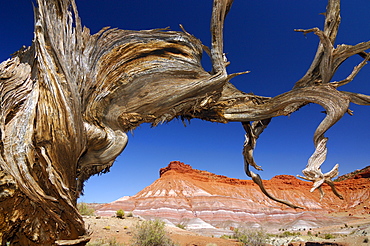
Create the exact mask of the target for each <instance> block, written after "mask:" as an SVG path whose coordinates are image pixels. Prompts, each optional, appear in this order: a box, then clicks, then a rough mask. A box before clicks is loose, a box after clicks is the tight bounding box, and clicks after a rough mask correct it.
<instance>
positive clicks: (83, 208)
mask: <svg viewBox="0 0 370 246" xmlns="http://www.w3.org/2000/svg"><path fill="white" fill-rule="evenodd" d="M77 209H78V212H79V213H80V214H81V215H85V216H93V215H95V209H93V208H92V207H90V206H89V205H88V204H87V203H84V202H80V203H78V204H77Z"/></svg>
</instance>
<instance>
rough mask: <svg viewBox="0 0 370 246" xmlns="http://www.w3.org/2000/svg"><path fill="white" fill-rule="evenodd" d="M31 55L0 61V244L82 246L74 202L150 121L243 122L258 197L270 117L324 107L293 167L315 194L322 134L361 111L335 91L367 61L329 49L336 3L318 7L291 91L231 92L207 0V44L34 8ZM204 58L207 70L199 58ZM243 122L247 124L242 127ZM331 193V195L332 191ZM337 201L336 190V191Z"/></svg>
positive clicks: (222, 13)
mask: <svg viewBox="0 0 370 246" xmlns="http://www.w3.org/2000/svg"><path fill="white" fill-rule="evenodd" d="M37 3H38V6H37V8H36V9H35V15H36V22H35V23H36V24H35V37H34V41H33V43H32V46H31V47H28V48H24V49H22V50H20V51H18V52H16V53H15V54H14V56H13V58H12V59H9V60H7V61H4V62H3V63H1V64H0V102H1V112H0V114H1V115H0V120H1V121H0V134H1V142H0V143H1V148H0V150H1V155H0V244H1V245H6V243H7V242H11V243H12V245H84V244H85V243H86V242H87V241H88V236H87V232H86V230H85V227H84V224H83V221H82V218H81V216H80V215H79V214H78V211H77V210H76V200H77V198H78V196H79V194H80V192H81V191H82V188H83V183H84V181H85V180H87V179H88V178H89V177H90V176H92V175H94V174H97V173H101V172H107V171H109V167H110V166H111V165H112V164H113V161H114V160H115V158H116V157H117V156H118V155H119V154H120V153H121V152H122V151H123V149H124V148H125V146H126V143H127V135H126V134H125V132H127V131H129V130H132V129H134V128H135V127H137V126H138V125H140V124H141V123H144V122H149V123H152V124H153V125H157V124H159V123H162V122H165V121H170V120H172V119H174V118H176V117H181V118H182V119H191V118H201V119H204V120H208V121H215V122H222V123H227V122H229V121H240V122H243V126H244V128H245V130H246V136H247V138H246V139H247V140H246V143H245V146H244V156H245V167H246V173H247V175H249V176H251V177H252V178H253V180H254V181H255V182H256V183H257V184H258V185H259V186H260V187H261V189H262V191H263V192H264V193H265V194H266V195H268V196H270V197H271V198H272V199H275V200H277V201H279V202H283V203H285V204H287V205H289V206H292V207H297V206H294V205H293V204H290V203H289V202H287V201H281V200H279V199H276V198H274V197H272V196H271V195H270V194H269V193H268V191H266V190H265V189H264V187H263V184H262V182H261V179H260V177H259V176H258V175H257V174H254V173H253V172H252V171H250V170H249V165H252V166H254V167H255V168H257V169H259V168H260V167H259V166H257V165H256V163H255V162H254V160H253V149H254V147H255V143H256V140H257V138H258V136H259V135H260V134H261V133H262V131H263V130H264V129H265V128H266V127H267V125H268V124H269V123H270V119H271V118H272V117H275V116H279V115H289V114H291V113H293V112H294V111H296V110H297V109H299V108H300V107H302V106H304V105H306V104H308V103H317V104H320V105H322V106H323V107H324V108H325V109H326V113H327V116H326V118H325V119H324V120H323V122H322V123H321V124H320V126H319V127H318V129H317V131H316V133H315V136H314V144H315V147H316V152H315V153H314V154H313V155H312V157H311V158H310V160H309V163H308V165H307V168H306V169H305V170H304V174H305V178H306V179H309V180H312V181H313V182H314V188H313V189H315V188H320V186H321V184H322V183H324V182H326V183H329V184H330V185H332V183H331V178H332V177H333V176H334V175H335V174H336V170H337V167H335V168H334V169H333V170H332V171H331V172H329V173H327V174H322V172H321V170H320V165H321V164H322V162H323V161H324V160H325V154H326V141H327V138H325V137H324V133H325V132H326V130H327V129H328V128H329V127H331V126H332V125H333V124H335V122H337V121H338V120H339V119H340V118H341V117H342V116H343V114H345V113H346V112H349V111H348V105H349V102H350V101H352V102H354V103H357V104H362V105H369V104H370V97H369V96H367V95H362V94H356V93H350V92H341V91H338V90H337V87H339V86H341V85H343V84H346V83H349V82H350V81H352V79H353V78H354V77H355V75H356V74H357V72H358V71H359V70H360V69H361V68H362V67H363V66H364V65H365V64H366V62H367V60H368V59H369V57H370V56H369V54H368V53H366V52H365V51H366V50H367V49H369V48H370V42H364V43H360V44H358V45H355V46H350V45H341V46H338V47H336V48H335V47H333V43H334V40H335V37H336V34H337V30H338V26H339V21H340V17H339V0H329V4H328V8H327V13H326V21H325V28H324V30H323V31H321V30H320V29H318V28H313V29H310V30H297V31H302V32H305V33H308V32H314V33H315V34H316V35H318V36H319V38H320V43H319V46H318V50H317V54H316V56H315V58H314V61H313V62H312V65H311V67H310V68H309V70H308V72H307V73H306V75H305V76H304V77H303V78H302V79H300V80H299V81H298V82H297V83H296V84H295V86H294V88H293V89H292V90H291V91H289V92H286V93H284V94H282V95H279V96H276V97H272V98H268V97H260V96H256V95H253V94H246V93H244V92H241V91H239V90H237V89H236V88H235V87H234V86H233V85H232V84H231V83H229V80H230V79H231V78H233V77H234V76H236V75H238V74H232V75H228V74H227V72H226V66H227V64H228V62H227V61H226V59H225V55H224V53H223V36H222V33H223V22H224V19H225V17H226V15H227V13H228V11H229V9H230V7H231V4H232V0H215V1H214V6H213V14H212V23H211V35H212V47H211V49H208V48H206V47H204V46H203V45H202V44H201V43H200V41H199V40H198V39H196V38H195V37H194V36H192V35H190V34H189V33H187V32H186V31H183V32H174V31H168V30H146V31H125V30H119V29H109V28H105V29H103V30H101V31H100V32H99V33H97V34H94V35H90V33H89V30H88V29H87V28H86V27H82V26H81V22H80V19H79V17H78V12H77V9H76V5H75V2H74V1H73V0H48V1H42V0H38V1H37ZM203 49H206V51H208V53H209V54H210V58H211V60H212V64H213V69H212V72H206V71H205V70H204V69H203V68H202V66H201V64H200V59H201V55H202V51H203ZM356 54H358V55H360V56H361V57H363V58H364V60H363V62H362V63H361V64H359V66H357V67H355V68H354V70H353V72H352V74H351V75H349V76H348V78H346V79H344V80H343V81H339V82H331V79H332V77H333V75H334V73H335V71H336V70H337V68H338V67H339V66H340V64H341V63H342V62H343V61H344V60H346V59H347V58H348V57H350V56H352V55H356ZM251 121H254V122H251ZM332 187H333V190H334V191H335V188H334V186H332ZM338 196H340V194H338Z"/></svg>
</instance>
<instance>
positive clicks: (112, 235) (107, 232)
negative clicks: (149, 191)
mask: <svg viewBox="0 0 370 246" xmlns="http://www.w3.org/2000/svg"><path fill="white" fill-rule="evenodd" d="M332 216H340V214H333V215H332ZM84 220H85V223H86V226H87V227H88V228H89V230H90V232H91V233H92V234H91V242H92V243H93V242H97V241H99V240H100V241H104V242H106V243H109V242H117V243H121V244H122V245H125V244H126V245H129V243H130V239H131V237H132V231H133V229H134V227H135V224H136V223H138V222H139V221H140V219H139V218H133V217H126V218H125V219H119V218H114V217H95V216H89V217H84ZM166 230H167V232H168V235H169V236H170V237H171V238H172V239H173V240H174V241H175V242H177V243H178V244H179V245H181V246H211V245H212V246H215V245H217V246H237V245H241V244H239V243H237V242H235V241H232V240H227V239H220V238H215V237H206V236H202V235H200V234H197V233H194V232H190V231H187V230H182V229H180V228H177V227H169V226H167V227H166ZM310 233H311V235H307V232H301V234H302V237H300V238H301V239H302V240H304V241H321V242H323V241H325V242H337V243H343V244H344V245H348V246H352V245H360V246H368V245H369V246H370V215H361V216H354V218H353V220H352V221H350V222H346V223H343V225H335V226H325V227H321V228H315V229H313V230H312V231H311V232H310ZM317 234H318V235H319V237H315V235H317ZM325 234H331V235H334V236H335V238H333V239H329V240H324V239H323V238H322V237H323V236H324V235H325ZM366 239H367V240H368V242H366ZM212 243H213V244H212Z"/></svg>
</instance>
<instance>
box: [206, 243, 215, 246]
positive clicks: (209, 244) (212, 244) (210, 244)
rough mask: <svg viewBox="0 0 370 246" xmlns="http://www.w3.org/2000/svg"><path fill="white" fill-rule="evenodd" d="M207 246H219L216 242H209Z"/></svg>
mask: <svg viewBox="0 0 370 246" xmlns="http://www.w3.org/2000/svg"><path fill="white" fill-rule="evenodd" d="M206 246H217V244H215V243H207V245H206Z"/></svg>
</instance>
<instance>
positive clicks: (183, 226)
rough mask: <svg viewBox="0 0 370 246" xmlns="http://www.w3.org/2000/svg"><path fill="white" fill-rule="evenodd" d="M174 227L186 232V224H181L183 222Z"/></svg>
mask: <svg viewBox="0 0 370 246" xmlns="http://www.w3.org/2000/svg"><path fill="white" fill-rule="evenodd" d="M176 227H178V228H180V229H183V230H186V224H185V223H183V222H181V223H178V224H176Z"/></svg>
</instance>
